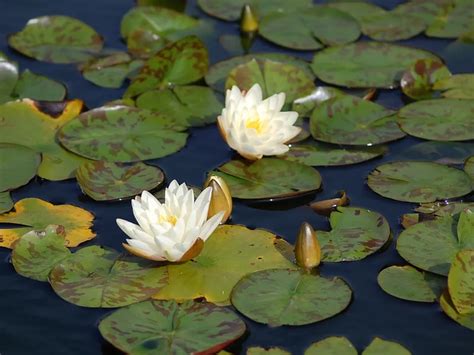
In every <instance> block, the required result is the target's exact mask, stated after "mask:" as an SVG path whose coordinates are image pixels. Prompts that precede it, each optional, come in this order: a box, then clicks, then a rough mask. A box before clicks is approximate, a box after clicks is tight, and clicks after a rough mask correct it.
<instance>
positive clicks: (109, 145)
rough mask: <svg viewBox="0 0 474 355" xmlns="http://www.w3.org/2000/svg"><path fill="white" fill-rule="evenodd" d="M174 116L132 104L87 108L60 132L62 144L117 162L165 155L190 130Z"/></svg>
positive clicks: (181, 144)
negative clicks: (186, 130)
mask: <svg viewBox="0 0 474 355" xmlns="http://www.w3.org/2000/svg"><path fill="white" fill-rule="evenodd" d="M182 129H183V127H182V126H179V123H174V122H172V121H171V119H169V118H167V117H165V116H163V115H161V114H159V113H156V112H152V111H148V110H143V109H138V108H134V107H128V106H120V105H119V106H104V107H99V108H96V109H94V110H91V111H88V112H85V113H83V114H81V115H79V116H77V117H76V118H75V119H74V120H72V121H70V122H68V123H67V124H66V125H64V126H63V127H62V128H61V130H60V131H59V133H58V138H59V141H60V142H61V144H62V145H63V146H64V147H66V148H67V149H68V150H70V151H72V152H74V153H76V154H79V155H81V156H83V157H86V158H90V159H96V160H106V161H114V162H123V163H127V162H135V161H140V160H146V159H155V158H161V157H164V156H166V155H170V154H173V153H175V152H177V151H178V150H180V149H181V148H183V147H184V145H185V144H186V139H187V134H186V133H183V132H178V130H182Z"/></svg>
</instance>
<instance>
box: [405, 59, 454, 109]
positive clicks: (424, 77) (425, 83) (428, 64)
mask: <svg viewBox="0 0 474 355" xmlns="http://www.w3.org/2000/svg"><path fill="white" fill-rule="evenodd" d="M450 76H451V73H450V71H449V70H448V68H447V67H446V66H445V65H444V64H443V63H441V62H438V61H436V60H433V59H422V60H418V61H416V63H415V64H413V65H412V66H411V67H410V68H409V69H408V70H407V71H406V72H405V74H403V76H402V80H401V87H402V91H403V93H404V94H405V95H407V96H408V97H411V98H412V99H415V100H423V99H430V98H432V97H433V94H434V89H433V86H434V84H435V83H436V82H437V81H439V80H443V79H445V78H449V77H450Z"/></svg>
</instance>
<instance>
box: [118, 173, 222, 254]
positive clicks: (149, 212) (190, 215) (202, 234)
mask: <svg viewBox="0 0 474 355" xmlns="http://www.w3.org/2000/svg"><path fill="white" fill-rule="evenodd" d="M211 195H212V188H210V187H208V188H206V189H205V190H204V191H202V192H201V194H200V195H199V196H198V198H197V199H196V200H194V192H193V190H192V189H188V187H187V186H186V184H184V183H183V184H181V185H179V184H178V183H177V182H176V180H174V181H172V182H171V184H170V185H169V187H168V188H167V189H166V190H165V202H164V203H161V202H160V201H158V199H157V198H156V197H155V196H153V195H152V194H150V193H149V192H148V191H143V193H142V195H141V196H137V197H136V198H135V199H134V200H132V208H133V214H134V216H135V219H136V220H137V221H138V225H136V224H134V223H130V222H128V221H125V220H123V219H117V224H118V226H119V227H120V229H122V231H123V232H124V233H125V234H127V235H128V236H129V237H130V239H127V244H126V243H124V244H123V246H124V248H125V249H127V250H128V251H129V252H130V253H132V254H134V255H137V256H140V257H143V258H146V259H150V260H156V261H164V260H167V261H172V262H178V261H186V260H189V259H191V258H193V257H195V256H197V255H198V254H199V253H200V252H201V250H202V248H203V246H204V242H205V241H206V240H207V238H209V236H210V235H211V234H212V232H214V230H215V229H216V228H217V226H218V225H219V223H220V221H221V220H222V216H223V215H224V212H218V213H216V214H215V215H214V216H212V217H211V218H209V219H208V210H209V204H210V200H211Z"/></svg>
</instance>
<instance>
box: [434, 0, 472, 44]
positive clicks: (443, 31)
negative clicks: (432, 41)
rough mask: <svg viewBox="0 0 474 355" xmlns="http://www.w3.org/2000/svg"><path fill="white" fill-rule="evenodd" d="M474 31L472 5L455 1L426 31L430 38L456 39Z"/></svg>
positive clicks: (467, 0) (463, 1) (470, 2)
mask: <svg viewBox="0 0 474 355" xmlns="http://www.w3.org/2000/svg"><path fill="white" fill-rule="evenodd" d="M473 30H474V3H473V2H472V1H471V0H455V1H454V2H453V4H452V6H450V7H449V8H448V9H447V10H446V11H441V12H440V13H438V16H437V17H436V18H435V19H434V21H433V22H432V23H431V25H430V26H429V27H428V29H427V30H426V35H427V36H430V37H441V38H457V37H460V36H461V35H463V34H464V33H467V32H470V31H473Z"/></svg>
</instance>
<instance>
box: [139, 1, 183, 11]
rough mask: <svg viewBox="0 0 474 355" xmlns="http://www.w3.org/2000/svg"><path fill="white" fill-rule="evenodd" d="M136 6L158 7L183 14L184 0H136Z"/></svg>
mask: <svg viewBox="0 0 474 355" xmlns="http://www.w3.org/2000/svg"><path fill="white" fill-rule="evenodd" d="M135 2H136V4H137V6H159V7H166V8H168V9H173V10H176V11H180V12H184V10H185V9H186V0H136V1H135Z"/></svg>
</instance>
